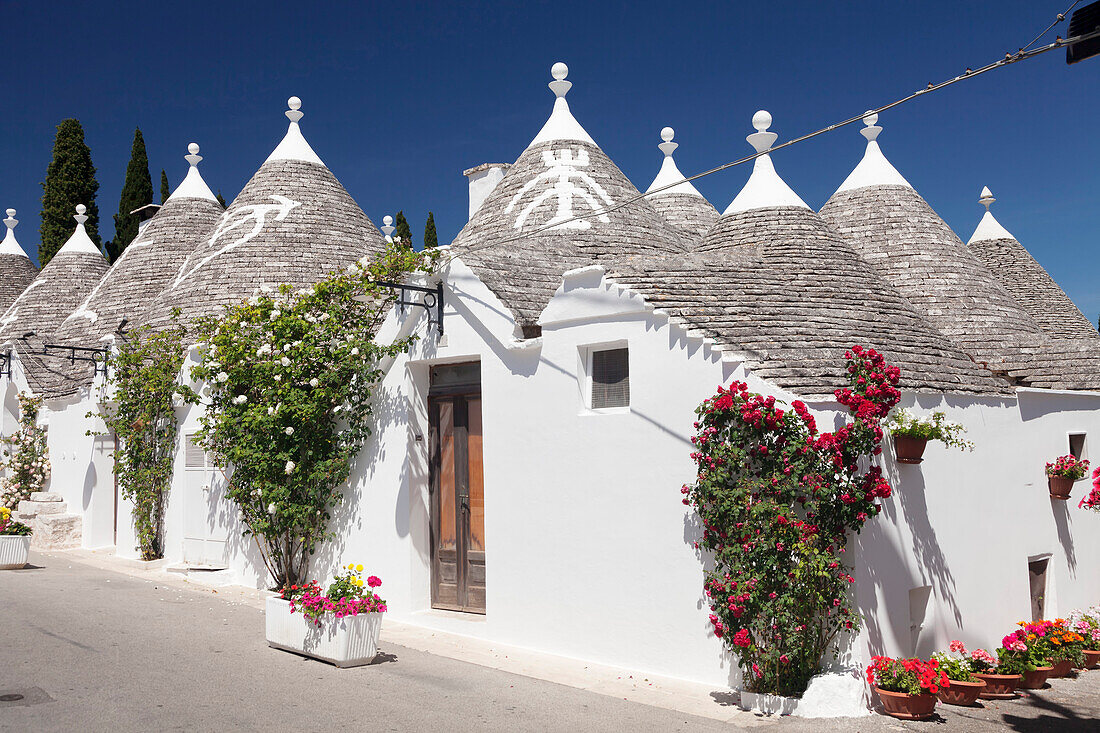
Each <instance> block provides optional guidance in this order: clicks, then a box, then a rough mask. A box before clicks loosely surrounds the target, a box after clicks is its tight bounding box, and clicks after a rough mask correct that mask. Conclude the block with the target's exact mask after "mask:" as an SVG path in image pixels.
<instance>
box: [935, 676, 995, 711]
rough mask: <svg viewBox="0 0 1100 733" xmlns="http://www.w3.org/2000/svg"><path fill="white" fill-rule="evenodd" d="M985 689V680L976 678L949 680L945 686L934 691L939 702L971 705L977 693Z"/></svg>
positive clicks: (976, 697)
mask: <svg viewBox="0 0 1100 733" xmlns="http://www.w3.org/2000/svg"><path fill="white" fill-rule="evenodd" d="M984 689H985V682H983V681H982V680H978V681H977V682H960V681H959V680H951V681H950V683H949V684H948V685H947V687H941V688H940V691H939V692H937V693H936V696H937V697H939V699H940V702H944V703H947V704H948V705H973V704H974V701H975V700H977V699H978V695H979V694H981V691H982V690H984Z"/></svg>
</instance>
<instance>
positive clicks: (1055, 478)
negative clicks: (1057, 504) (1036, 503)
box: [1047, 456, 1089, 501]
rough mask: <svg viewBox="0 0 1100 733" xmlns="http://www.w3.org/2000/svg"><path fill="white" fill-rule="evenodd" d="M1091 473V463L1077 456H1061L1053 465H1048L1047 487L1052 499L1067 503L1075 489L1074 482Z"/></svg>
mask: <svg viewBox="0 0 1100 733" xmlns="http://www.w3.org/2000/svg"><path fill="white" fill-rule="evenodd" d="M1088 471H1089V462H1088V461H1087V460H1083V459H1078V458H1077V457H1075V456H1059V457H1058V458H1057V459H1055V460H1054V462H1053V463H1048V464H1047V486H1048V487H1049V489H1050V498H1052V499H1059V500H1061V501H1065V500H1066V499H1068V498H1069V492H1070V491H1071V490H1072V489H1073V482H1074V481H1079V480H1080V479H1082V478H1084V477H1085V474H1087V473H1088Z"/></svg>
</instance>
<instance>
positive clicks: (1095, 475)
mask: <svg viewBox="0 0 1100 733" xmlns="http://www.w3.org/2000/svg"><path fill="white" fill-rule="evenodd" d="M1077 506H1078V508H1081V509H1091V510H1092V511H1094V512H1100V466H1097V467H1096V470H1095V471H1093V472H1092V491H1090V492H1089V493H1088V496H1086V497H1085V498H1084V499H1082V500H1081V501H1080V502H1079V503H1078V504H1077Z"/></svg>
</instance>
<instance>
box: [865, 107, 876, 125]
mask: <svg viewBox="0 0 1100 733" xmlns="http://www.w3.org/2000/svg"><path fill="white" fill-rule="evenodd" d="M863 124H865V125H867V127H871V126H873V125H877V124H878V112H872V111H871V110H867V114H865V115H864V116H863Z"/></svg>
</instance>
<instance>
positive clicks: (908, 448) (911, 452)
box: [894, 435, 928, 463]
mask: <svg viewBox="0 0 1100 733" xmlns="http://www.w3.org/2000/svg"><path fill="white" fill-rule="evenodd" d="M926 447H928V441H927V440H925V439H924V438H910V437H908V436H905V435H895V436H894V455H895V457H896V458H897V460H898V463H920V462H921V461H923V460H924V459H923V458H921V456H923V455H924V449H925V448H926Z"/></svg>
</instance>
